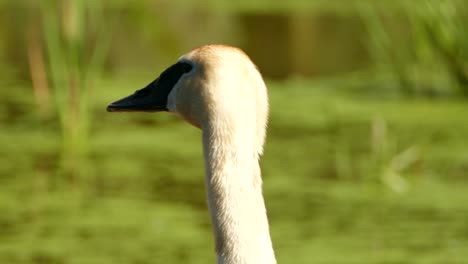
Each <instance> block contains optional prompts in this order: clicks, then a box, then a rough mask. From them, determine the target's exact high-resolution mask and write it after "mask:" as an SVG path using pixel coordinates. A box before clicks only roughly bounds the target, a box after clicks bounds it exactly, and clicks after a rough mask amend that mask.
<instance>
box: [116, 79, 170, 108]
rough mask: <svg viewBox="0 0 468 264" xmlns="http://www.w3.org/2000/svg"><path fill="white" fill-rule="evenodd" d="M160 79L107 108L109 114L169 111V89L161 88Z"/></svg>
mask: <svg viewBox="0 0 468 264" xmlns="http://www.w3.org/2000/svg"><path fill="white" fill-rule="evenodd" d="M158 82H159V78H158V79H156V80H154V81H153V82H151V83H150V84H148V85H147V86H146V87H145V88H143V89H141V90H137V91H136V92H135V93H134V94H132V95H129V96H127V97H124V98H122V99H120V100H117V101H115V102H113V103H111V104H110V105H108V106H107V112H134V111H137V112H159V111H167V107H166V105H167V96H168V95H169V92H170V91H171V89H172V87H171V89H169V91H167V90H168V89H167V88H166V89H164V87H159V89H158Z"/></svg>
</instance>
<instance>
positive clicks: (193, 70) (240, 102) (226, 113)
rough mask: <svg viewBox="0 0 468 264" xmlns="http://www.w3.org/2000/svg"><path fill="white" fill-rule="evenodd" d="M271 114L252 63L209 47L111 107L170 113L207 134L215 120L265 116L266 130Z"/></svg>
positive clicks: (231, 50) (228, 49)
mask: <svg viewBox="0 0 468 264" xmlns="http://www.w3.org/2000/svg"><path fill="white" fill-rule="evenodd" d="M267 108H268V99H267V94H266V87H265V84H264V82H263V79H262V77H261V75H260V73H259V72H258V70H257V68H256V67H255V65H254V64H253V63H252V62H251V60H250V59H249V57H248V56H247V55H246V54H245V53H244V52H242V51H241V50H240V49H237V48H234V47H229V46H224V45H206V46H202V47H200V48H197V49H194V50H192V51H190V52H189V53H187V54H185V55H183V56H182V57H180V58H179V60H178V61H177V62H176V63H175V64H173V65H172V66H170V67H169V68H167V69H166V70H165V71H163V72H162V73H161V74H160V76H159V77H158V78H156V79H155V80H154V81H153V82H151V83H150V84H149V85H147V86H146V87H145V88H143V89H140V90H137V91H136V92H135V93H134V94H132V95H130V96H127V97H125V98H123V99H120V100H118V101H115V102H113V103H111V104H110V105H109V106H108V107H107V111H109V112H130V111H142V112H160V111H167V112H172V113H175V114H177V115H179V116H180V117H182V118H183V119H185V120H186V121H187V122H189V123H190V124H192V125H194V126H196V127H198V128H203V125H204V124H206V123H209V121H210V120H213V119H218V120H219V119H239V118H241V119H249V118H251V117H253V119H256V118H255V117H259V115H260V116H261V117H262V118H263V119H265V121H262V122H264V123H265V124H264V125H263V126H266V119H267V111H268V110H267ZM258 112H260V113H258ZM241 114H242V115H243V116H241ZM252 121H253V122H256V121H255V120H252ZM257 123H258V120H257Z"/></svg>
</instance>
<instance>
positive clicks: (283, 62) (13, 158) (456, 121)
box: [0, 0, 468, 264]
mask: <svg viewBox="0 0 468 264" xmlns="http://www.w3.org/2000/svg"><path fill="white" fill-rule="evenodd" d="M465 2H466V1H465V0H444V1H442V0H421V1H407V0H398V1H386V0H379V1H371V0H362V1H361V0H348V1H346V4H345V3H344V1H325V0H316V1H302V0H294V1H274V0H270V1H267V0H263V1H246V0H243V1H208V0H207V1H187V0H181V1H168V2H166V1H149V0H148V1H147V0H142V1H123V0H119V1H86V0H76V1H74V0H50V1H32V0H29V1H28V0H25V1H13V0H6V1H0V14H1V15H0V22H1V23H0V40H1V41H0V85H1V86H2V88H1V89H0V127H1V128H2V129H0V143H1V146H2V147H1V148H0V263H25V264H43V263H47V264H49V263H51V264H54V263H57V264H93V263H96V264H105V263H112V264H114V263H134V264H143V263H167V264H171V263H194V264H195V263H200V264H201V263H214V253H213V251H214V250H213V248H214V246H213V239H212V234H211V225H210V222H209V216H208V211H207V208H206V202H205V190H204V179H203V178H204V168H203V160H202V149H201V140H200V135H201V133H200V131H198V130H197V129H195V128H192V127H190V126H188V125H187V124H185V123H184V122H182V121H180V120H178V119H177V118H176V117H174V116H172V115H169V114H165V113H160V114H144V113H141V114H130V113H127V114H110V113H107V112H105V108H106V106H107V104H108V103H109V102H111V101H113V100H115V99H117V98H120V97H121V96H124V95H127V94H129V93H131V92H133V91H134V90H136V89H139V88H141V87H143V86H144V85H145V84H147V83H148V82H149V81H151V80H152V79H153V78H155V77H156V75H157V73H158V72H159V71H160V70H162V69H163V68H164V67H165V66H167V65H169V63H173V62H174V61H175V60H176V59H177V58H178V57H179V56H180V54H181V53H183V52H185V51H187V50H189V49H191V48H193V47H195V46H199V45H200V44H204V43H213V42H222V43H227V44H232V45H237V46H240V47H242V48H243V49H244V50H246V51H247V52H248V54H249V55H250V56H251V57H252V58H253V60H254V61H255V62H256V63H257V64H258V66H259V68H260V69H261V70H262V72H263V73H264V75H265V76H266V77H267V78H268V79H270V80H269V81H268V86H269V92H270V99H271V100H270V101H271V118H270V126H269V131H268V140H267V145H266V149H265V155H264V157H263V159H262V163H261V165H262V169H263V175H264V194H265V197H266V203H267V207H268V213H269V218H270V224H271V232H272V236H273V242H274V246H275V249H276V253H277V257H278V261H279V263H285V264H289V263H291V264H293V263H294V264H301V263H304V264H309V263H330V264H334V263H343V264H346V263H359V264H361V263H379V264H384V263H385V264H390V263H392V264H393V263H394V264H396V263H401V264H403V263H408V264H414V263H416V264H418V263H421V264H427V263H438V264H439V263H440V264H459V263H468V250H467V248H468V221H467V219H468V205H467V204H468V194H467V191H468V189H467V186H468V152H467V150H468V137H467V135H468V104H467V94H468V92H467V91H468V90H467V89H468V81H467V80H468V63H467V62H468V53H467V50H468V48H467V45H468V37H467V36H468V34H467V27H466V25H467V23H468V20H467V18H468V5H467V4H466V3H465ZM18 29H21V30H18ZM149 71H150V73H149ZM275 78H276V79H275Z"/></svg>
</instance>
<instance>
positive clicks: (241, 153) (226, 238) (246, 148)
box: [203, 126, 276, 264]
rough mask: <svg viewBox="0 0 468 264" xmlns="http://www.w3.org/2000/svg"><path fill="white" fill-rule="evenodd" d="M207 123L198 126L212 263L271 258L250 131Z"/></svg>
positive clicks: (266, 261) (245, 263)
mask: <svg viewBox="0 0 468 264" xmlns="http://www.w3.org/2000/svg"><path fill="white" fill-rule="evenodd" d="M213 127H216V126H209V127H205V128H204V129H203V146H204V155H205V163H206V164H205V165H206V187H207V195H208V206H209V210H210V215H211V220H212V224H213V231H214V237H215V244H216V253H217V256H218V260H217V263H218V264H250V263H263V264H273V263H276V260H275V256H274V252H273V247H272V243H271V239H270V233H269V227H268V219H267V214H266V208H265V203H264V199H263V196H262V180H261V172H260V166H259V163H258V155H257V153H256V149H255V142H254V141H255V133H251V134H252V135H251V136H250V135H249V134H250V133H249V132H248V129H239V130H235V129H226V128H220V129H216V128H213ZM221 127H222V126H221Z"/></svg>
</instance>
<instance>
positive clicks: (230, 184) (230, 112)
mask: <svg viewBox="0 0 468 264" xmlns="http://www.w3.org/2000/svg"><path fill="white" fill-rule="evenodd" d="M107 110H108V111H110V112H117V111H123V112H126V111H147V112H148V111H149V112H157V111H169V112H173V113H175V114H177V115H179V116H180V117H182V118H183V119H185V120H186V121H187V122H189V123H190V124H192V125H194V126H196V127H198V128H200V129H202V134H203V153H204V158H205V170H206V181H205V183H206V188H207V196H208V197H207V198H208V207H209V211H210V215H211V221H212V225H213V231H214V237H215V243H216V254H217V263H218V264H271V263H276V260H275V256H274V252H273V247H272V243H271V239H270V233H269V227H268V219H267V215H266V209H265V203H264V200H263V196H262V179H261V173H260V166H259V163H258V162H259V158H260V155H261V154H262V152H263V143H264V141H265V132H266V126H267V119H268V95H267V90H266V86H265V83H264V82H263V79H262V77H261V75H260V73H259V72H258V70H257V69H256V67H255V65H254V64H253V63H252V61H251V60H250V59H249V57H248V56H247V55H246V54H245V53H244V52H242V51H241V50H240V49H237V48H234V47H229V46H224V45H206V46H202V47H200V48H197V49H195V50H192V51H190V52H189V53H187V54H185V55H183V56H182V57H181V58H180V59H179V60H178V61H177V63H176V64H174V65H172V66H170V67H169V68H168V69H166V70H165V71H164V72H163V73H161V75H160V76H159V77H158V78H157V79H156V80H154V81H153V82H151V83H150V84H149V85H148V86H146V87H145V88H143V89H141V90H138V91H136V92H135V93H134V94H132V95H130V96H128V97H125V98H123V99H121V100H118V101H116V102H114V103H111V104H110V105H109V106H108V108H107Z"/></svg>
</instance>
